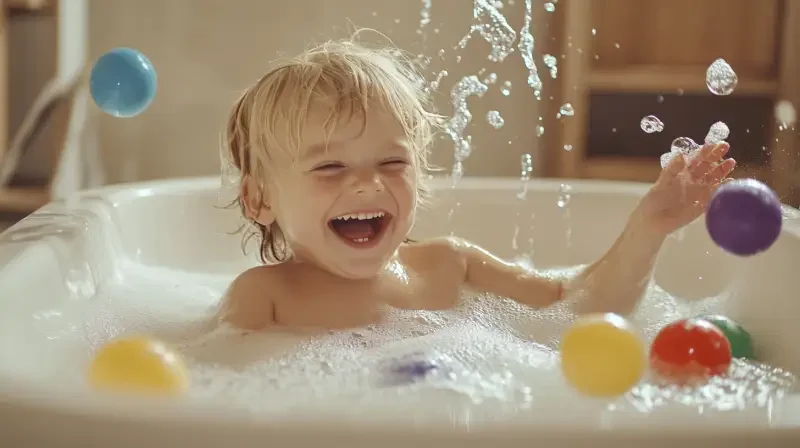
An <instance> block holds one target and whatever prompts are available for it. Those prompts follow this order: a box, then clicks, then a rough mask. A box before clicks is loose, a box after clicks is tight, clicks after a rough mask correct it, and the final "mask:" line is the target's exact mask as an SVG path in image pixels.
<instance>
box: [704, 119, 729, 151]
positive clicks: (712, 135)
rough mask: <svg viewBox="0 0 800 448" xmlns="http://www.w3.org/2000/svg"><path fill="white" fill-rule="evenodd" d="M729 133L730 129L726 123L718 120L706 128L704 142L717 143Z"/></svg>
mask: <svg viewBox="0 0 800 448" xmlns="http://www.w3.org/2000/svg"><path fill="white" fill-rule="evenodd" d="M730 133H731V130H730V129H728V125H727V124H725V123H723V122H721V121H718V122H716V123H714V124H712V125H711V127H710V128H709V129H708V134H706V139H705V143H706V144H707V145H708V144H711V143H719V142H721V141H723V140H725V139H726V138H728V136H729V135H730Z"/></svg>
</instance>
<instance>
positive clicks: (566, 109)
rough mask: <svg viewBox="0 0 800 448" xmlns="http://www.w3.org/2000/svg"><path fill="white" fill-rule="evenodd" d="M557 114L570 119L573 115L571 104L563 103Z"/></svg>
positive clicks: (573, 110)
mask: <svg viewBox="0 0 800 448" xmlns="http://www.w3.org/2000/svg"><path fill="white" fill-rule="evenodd" d="M558 113H560V114H561V115H563V116H565V117H571V116H573V115H575V109H573V108H572V104H571V103H564V104H563V105H562V106H561V108H560V109H559V110H558Z"/></svg>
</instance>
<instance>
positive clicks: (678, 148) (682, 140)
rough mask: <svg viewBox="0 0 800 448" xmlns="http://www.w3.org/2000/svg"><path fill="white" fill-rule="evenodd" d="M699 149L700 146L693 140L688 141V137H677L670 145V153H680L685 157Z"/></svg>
mask: <svg viewBox="0 0 800 448" xmlns="http://www.w3.org/2000/svg"><path fill="white" fill-rule="evenodd" d="M698 148H700V145H698V144H697V143H695V142H694V140H692V139H690V138H689V137H678V138H676V139H675V140H673V141H672V145H670V151H672V152H682V153H683V154H685V155H687V156H688V155H691V154H692V153H693V152H694V151H696V150H697V149H698Z"/></svg>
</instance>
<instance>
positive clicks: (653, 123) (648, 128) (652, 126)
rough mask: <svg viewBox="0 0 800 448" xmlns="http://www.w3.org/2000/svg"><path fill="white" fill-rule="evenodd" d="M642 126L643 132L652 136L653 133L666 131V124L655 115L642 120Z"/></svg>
mask: <svg viewBox="0 0 800 448" xmlns="http://www.w3.org/2000/svg"><path fill="white" fill-rule="evenodd" d="M640 126H641V127H642V130H643V131H644V132H647V133H648V134H652V133H653V132H661V131H663V130H664V123H662V122H661V120H659V119H658V117H656V116H655V115H648V116H646V117H644V118H642V122H641V124H640Z"/></svg>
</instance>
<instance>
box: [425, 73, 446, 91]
mask: <svg viewBox="0 0 800 448" xmlns="http://www.w3.org/2000/svg"><path fill="white" fill-rule="evenodd" d="M449 74H450V73H448V72H447V70H441V71H439V73H437V74H436V79H434V80H433V81H431V83H430V86H429V88H430V90H438V89H439V84H440V83H441V82H442V79H443V78H444V77H446V76H447V75H449Z"/></svg>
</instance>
